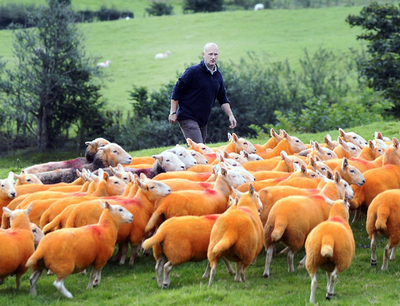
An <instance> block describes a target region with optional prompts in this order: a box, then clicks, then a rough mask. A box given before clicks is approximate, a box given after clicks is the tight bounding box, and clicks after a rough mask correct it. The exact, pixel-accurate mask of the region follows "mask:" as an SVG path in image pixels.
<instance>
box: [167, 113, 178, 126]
mask: <svg viewBox="0 0 400 306" xmlns="http://www.w3.org/2000/svg"><path fill="white" fill-rule="evenodd" d="M177 118H178V116H177V115H176V114H172V115H169V116H168V121H169V122H170V123H172V124H176V121H177Z"/></svg>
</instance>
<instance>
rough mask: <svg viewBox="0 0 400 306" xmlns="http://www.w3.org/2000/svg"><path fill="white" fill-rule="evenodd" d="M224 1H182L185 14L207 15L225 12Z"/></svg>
mask: <svg viewBox="0 0 400 306" xmlns="http://www.w3.org/2000/svg"><path fill="white" fill-rule="evenodd" d="M223 4H224V0H182V9H183V12H185V13H187V12H193V13H205V12H209V13H212V12H220V11H222V10H223Z"/></svg>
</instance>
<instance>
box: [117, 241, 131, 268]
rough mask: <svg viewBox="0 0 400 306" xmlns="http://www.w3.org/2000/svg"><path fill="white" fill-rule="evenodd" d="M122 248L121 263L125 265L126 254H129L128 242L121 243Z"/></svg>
mask: <svg viewBox="0 0 400 306" xmlns="http://www.w3.org/2000/svg"><path fill="white" fill-rule="evenodd" d="M120 248H121V257H120V259H119V264H120V265H123V264H124V263H125V260H126V255H127V254H128V242H123V243H121V244H120ZM132 252H133V250H132ZM129 264H130V263H129Z"/></svg>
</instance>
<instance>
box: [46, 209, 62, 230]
mask: <svg viewBox="0 0 400 306" xmlns="http://www.w3.org/2000/svg"><path fill="white" fill-rule="evenodd" d="M61 218H62V214H58V215H57V216H56V217H55V218H54V219H53V220H52V221H51V222H50V223H47V224H46V225H45V226H44V227H43V234H47V233H49V232H51V231H53V230H54V229H55V228H56V227H57V226H58V225H60V224H61Z"/></svg>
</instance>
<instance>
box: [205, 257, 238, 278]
mask: <svg viewBox="0 0 400 306" xmlns="http://www.w3.org/2000/svg"><path fill="white" fill-rule="evenodd" d="M222 260H223V261H224V263H225V265H226V268H227V269H228V272H229V274H230V275H235V270H233V268H232V266H231V264H230V262H229V260H228V259H226V258H225V257H222ZM207 277H208V276H207Z"/></svg>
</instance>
